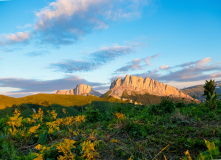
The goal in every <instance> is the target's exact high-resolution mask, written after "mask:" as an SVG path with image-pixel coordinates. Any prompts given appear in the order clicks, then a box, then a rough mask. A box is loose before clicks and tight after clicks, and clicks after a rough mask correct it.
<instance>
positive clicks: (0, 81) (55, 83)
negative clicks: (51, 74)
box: [0, 76, 103, 93]
mask: <svg viewBox="0 0 221 160" xmlns="http://www.w3.org/2000/svg"><path fill="white" fill-rule="evenodd" d="M78 84H86V85H90V86H92V88H93V86H102V85H103V84H102V83H96V82H89V81H87V80H85V79H82V78H80V77H78V76H69V77H66V78H63V79H56V80H47V81H43V80H35V79H22V78H0V87H11V88H17V89H20V91H15V92H11V93H25V92H27V93H28V92H38V93H39V92H44V93H45V92H48V93H50V92H54V91H56V90H65V89H73V88H75V87H76V86H77V85H78Z"/></svg>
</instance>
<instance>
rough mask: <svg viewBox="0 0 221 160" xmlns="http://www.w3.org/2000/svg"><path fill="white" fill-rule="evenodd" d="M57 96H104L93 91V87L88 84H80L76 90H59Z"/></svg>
mask: <svg viewBox="0 0 221 160" xmlns="http://www.w3.org/2000/svg"><path fill="white" fill-rule="evenodd" d="M55 94H65V95H82V96H88V95H93V96H98V97H100V96H101V95H102V94H101V93H99V92H97V91H95V90H93V89H92V88H91V86H89V85H86V84H79V85H77V86H76V88H75V89H70V90H58V91H56V92H55Z"/></svg>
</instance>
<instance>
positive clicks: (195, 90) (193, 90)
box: [182, 81, 221, 101]
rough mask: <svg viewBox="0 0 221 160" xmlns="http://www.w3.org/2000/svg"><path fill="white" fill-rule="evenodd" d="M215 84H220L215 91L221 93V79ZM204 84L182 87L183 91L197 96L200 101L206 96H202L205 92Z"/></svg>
mask: <svg viewBox="0 0 221 160" xmlns="http://www.w3.org/2000/svg"><path fill="white" fill-rule="evenodd" d="M215 84H217V85H218V86H217V87H216V89H215V92H216V93H218V94H219V95H221V81H217V82H215ZM203 86H204V85H197V86H192V87H188V88H184V89H182V91H183V92H184V93H186V94H188V95H190V96H192V97H195V98H196V99H198V100H200V101H204V100H205V98H206V97H205V96H202V95H203V92H204V88H203Z"/></svg>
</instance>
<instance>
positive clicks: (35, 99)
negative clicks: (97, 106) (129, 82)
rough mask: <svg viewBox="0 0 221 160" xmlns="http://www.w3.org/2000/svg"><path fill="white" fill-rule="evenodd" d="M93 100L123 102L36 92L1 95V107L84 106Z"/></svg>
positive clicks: (111, 99) (111, 100) (109, 98)
mask: <svg viewBox="0 0 221 160" xmlns="http://www.w3.org/2000/svg"><path fill="white" fill-rule="evenodd" d="M93 101H107V102H117V103H118V102H121V103H122V101H121V100H118V99H115V98H112V97H104V98H98V97H96V96H79V95H58V94H36V95H31V96H26V97H22V98H13V97H8V96H3V95H0V109H5V108H6V107H12V106H13V105H20V104H23V103H26V104H37V105H42V106H49V105H52V104H58V105H62V106H66V107H69V106H82V105H86V104H90V103H91V102H93Z"/></svg>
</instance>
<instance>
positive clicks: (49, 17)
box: [0, 0, 149, 47]
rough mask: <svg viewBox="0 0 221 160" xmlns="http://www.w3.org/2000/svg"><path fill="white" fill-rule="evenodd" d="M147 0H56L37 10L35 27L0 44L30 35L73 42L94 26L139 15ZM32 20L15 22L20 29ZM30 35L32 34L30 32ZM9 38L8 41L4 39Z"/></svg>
mask: <svg viewBox="0 0 221 160" xmlns="http://www.w3.org/2000/svg"><path fill="white" fill-rule="evenodd" d="M148 1H149V0H56V1H55V2H51V3H50V4H49V5H48V6H46V7H44V8H42V9H41V10H40V11H38V12H36V17H37V20H36V23H35V24H34V25H33V26H34V30H32V31H31V32H30V33H27V32H20V33H17V34H9V35H6V37H5V38H4V39H3V40H0V45H8V44H14V43H16V42H23V41H26V40H28V39H29V38H30V37H32V38H37V39H38V40H39V41H40V42H41V44H52V45H56V46H57V47H58V46H59V45H65V44H73V43H76V42H77V41H78V40H80V39H82V38H83V36H84V35H86V34H88V33H90V32H93V31H94V30H101V29H107V28H108V27H109V24H110V23H112V22H113V21H116V20H119V19H129V20H130V19H131V18H132V19H134V18H139V17H140V15H141V13H142V8H143V7H144V6H146V5H148V3H147V2H148ZM27 27H31V24H26V25H24V26H17V28H19V29H24V28H27ZM30 35H31V36H30ZM5 39H6V40H7V39H9V40H8V41H4V40H5Z"/></svg>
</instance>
